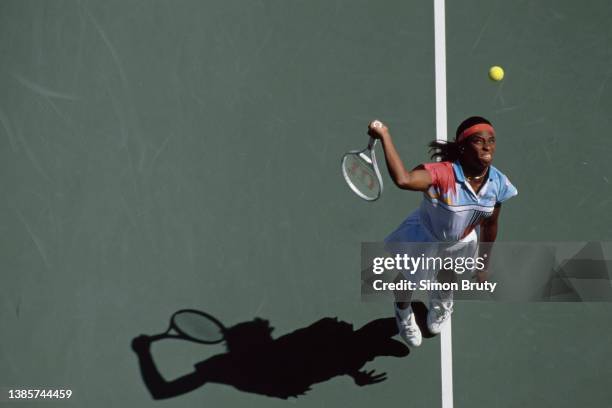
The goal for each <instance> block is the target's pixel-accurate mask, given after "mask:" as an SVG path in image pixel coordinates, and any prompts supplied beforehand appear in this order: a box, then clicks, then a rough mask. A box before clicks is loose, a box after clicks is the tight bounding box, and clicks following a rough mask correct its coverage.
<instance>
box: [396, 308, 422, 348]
mask: <svg viewBox="0 0 612 408" xmlns="http://www.w3.org/2000/svg"><path fill="white" fill-rule="evenodd" d="M395 321H396V323H397V329H398V330H399V335H400V337H401V338H402V339H403V340H404V341H405V342H406V344H408V345H409V346H410V347H419V346H420V345H421V342H422V341H423V336H422V335H421V329H420V328H419V325H418V324H417V322H416V318H415V317H414V313H413V312H412V307H410V306H409V307H407V308H406V309H400V308H398V307H397V305H396V306H395Z"/></svg>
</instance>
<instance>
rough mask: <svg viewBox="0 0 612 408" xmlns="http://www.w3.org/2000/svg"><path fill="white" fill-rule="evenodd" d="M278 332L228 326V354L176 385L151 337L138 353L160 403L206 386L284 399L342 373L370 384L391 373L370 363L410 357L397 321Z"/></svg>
mask: <svg viewBox="0 0 612 408" xmlns="http://www.w3.org/2000/svg"><path fill="white" fill-rule="evenodd" d="M421 306H422V307H421ZM413 307H415V311H416V312H417V313H418V314H421V313H422V310H421V309H424V310H425V313H427V309H426V308H425V306H424V305H422V303H421V304H420V305H419V304H418V303H416V304H415V305H414V306H413ZM420 320H421V321H422V319H420ZM421 327H423V326H421ZM272 330H273V328H272V327H271V326H270V325H269V322H268V321H266V320H263V319H260V318H257V319H254V320H252V321H247V322H244V323H239V324H237V325H235V326H233V327H230V328H228V329H227V330H226V332H225V346H226V349H227V351H226V352H225V353H222V354H217V355H215V356H213V357H210V358H208V359H206V360H204V361H201V362H199V363H196V364H195V367H196V368H195V370H194V371H193V372H192V373H189V374H187V375H185V376H183V377H180V378H178V379H175V380H172V381H167V380H165V379H164V378H163V377H162V375H161V374H160V373H159V371H158V370H157V367H156V365H155V362H154V361H153V357H152V355H151V352H150V345H151V342H150V340H149V337H148V336H144V335H142V336H138V337H136V338H134V339H133V341H132V349H133V350H134V351H135V352H136V354H137V356H138V360H139V364H140V371H141V375H142V378H143V381H144V383H145V384H146V386H147V388H148V389H149V391H150V393H151V395H152V396H153V398H154V399H162V398H171V397H175V396H178V395H181V394H184V393H187V392H189V391H192V390H194V389H196V388H198V387H200V386H202V385H204V384H206V383H218V384H226V385H231V386H233V387H235V388H236V389H238V390H241V391H244V392H250V393H255V394H261V395H267V396H270V397H277V398H283V399H286V398H289V397H297V396H299V395H302V394H304V393H306V392H307V391H308V390H310V387H311V386H312V385H313V384H316V383H321V382H324V381H327V380H330V379H331V378H333V377H336V376H341V375H348V376H350V377H352V379H353V381H354V382H355V384H356V385H358V386H364V385H369V384H375V383H378V382H381V381H384V380H385V379H386V374H385V373H375V372H374V370H371V371H366V370H363V367H364V365H365V364H366V363H367V362H369V361H372V360H373V359H374V358H376V357H379V356H393V357H404V356H407V355H408V353H409V349H408V347H407V346H406V345H405V344H404V343H403V342H402V341H401V340H399V339H397V340H396V339H393V337H394V336H395V335H397V326H396V323H395V318H393V317H391V318H383V319H376V320H373V321H371V322H369V323H367V324H366V325H365V326H363V327H361V328H359V329H358V330H354V329H353V325H352V324H350V323H346V322H343V321H340V320H338V319H337V318H331V317H325V318H322V319H320V320H318V321H317V322H315V323H313V324H311V325H310V326H307V327H304V328H301V329H297V330H295V331H293V332H291V333H288V334H285V335H283V336H281V337H278V338H276V339H274V338H273V337H272V336H271V332H272ZM424 334H425V333H424ZM203 347H205V346H203Z"/></svg>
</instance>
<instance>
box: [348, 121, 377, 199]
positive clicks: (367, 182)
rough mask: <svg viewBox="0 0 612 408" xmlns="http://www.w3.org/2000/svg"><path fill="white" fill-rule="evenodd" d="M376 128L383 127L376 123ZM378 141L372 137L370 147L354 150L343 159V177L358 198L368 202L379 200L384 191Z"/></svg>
mask: <svg viewBox="0 0 612 408" xmlns="http://www.w3.org/2000/svg"><path fill="white" fill-rule="evenodd" d="M374 126H377V127H378V126H382V124H381V123H380V122H375V123H374ZM376 142H377V140H376V139H374V138H373V137H370V142H369V143H368V147H366V148H365V149H363V150H352V151H350V152H347V153H346V154H345V155H344V156H343V157H342V176H344V180H345V181H346V184H348V186H349V187H350V189H351V190H353V192H354V193H355V194H357V196H359V197H361V198H363V199H364V200H366V201H375V200H378V198H379V197H380V195H381V194H382V191H383V181H382V177H381V175H380V170H379V169H378V164H377V163H376V153H375V152H374V147H375V146H376Z"/></svg>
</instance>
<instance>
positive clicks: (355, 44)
mask: <svg viewBox="0 0 612 408" xmlns="http://www.w3.org/2000/svg"><path fill="white" fill-rule="evenodd" d="M433 10H434V9H433V2H432V1H424V2H423V1H396V0H390V1H387V2H375V1H362V0H354V1H341V0H339V1H335V2H328V1H321V0H314V1H308V2H306V1H297V0H296V1H280V0H262V1H236V0H225V1H219V0H210V1H206V2H199V1H191V0H189V1H188V0H179V1H175V2H168V1H159V0H147V1H144V0H142V1H141V0H129V1H104V2H103V1H86V0H82V1H73V0H63V1H62V0H57V1H53V2H50V1H42V0H39V1H34V0H26V1H24V0H22V1H8V0H7V1H3V2H2V3H0V51H1V55H2V59H1V60H0V89H2V92H1V93H0V155H1V156H0V165H1V171H0V186H1V188H2V196H3V199H2V200H0V206H1V208H0V230H1V231H2V234H1V235H0V240H1V242H0V268H1V270H2V283H1V284H0V305H1V306H0V323H1V325H0V328H1V331H2V340H0V367H1V368H2V369H1V370H0V371H1V373H0V388H1V389H2V392H3V395H2V398H0V401H1V402H0V406H2V407H3V406H6V407H12V406H15V407H29V406H33V407H39V406H50V407H56V406H57V407H64V406H66V407H91V408H95V407H109V406H111V407H115V406H117V407H121V406H131V407H149V406H151V405H152V404H156V405H158V406H164V407H193V406H196V405H200V406H222V407H225V406H227V407H259V406H261V407H264V406H265V407H280V406H286V405H289V404H291V405H293V406H303V407H334V406H352V407H366V406H372V405H388V406H401V407H437V406H441V385H440V365H441V361H440V359H441V355H440V339H439V337H434V338H429V339H425V340H424V344H423V345H422V346H421V347H419V348H418V349H412V350H410V353H409V354H408V355H406V356H403V357H400V356H397V355H387V356H379V357H377V358H375V359H374V360H373V361H369V362H367V363H366V364H365V369H367V370H376V373H383V372H385V373H386V380H385V381H382V382H379V383H376V384H371V385H367V386H358V385H356V384H355V381H354V379H353V378H351V377H350V376H349V375H348V374H347V373H349V372H352V371H351V370H352V368H351V370H349V369H348V368H347V367H349V366H350V367H352V365H351V364H353V365H354V364H356V362H361V361H362V360H364V361H365V360H367V359H368V358H369V357H371V356H370V355H369V354H367V353H366V354H363V350H364V349H367V348H368V347H370V346H371V344H370V343H368V342H363V338H362V337H359V334H355V333H359V332H358V331H357V329H359V328H361V327H362V326H364V325H367V324H368V323H370V322H375V321H377V319H389V318H391V317H392V316H393V308H392V305H391V304H389V305H386V304H381V303H367V302H362V301H361V300H360V283H361V282H360V275H359V274H360V265H359V262H360V252H359V251H360V243H361V242H369V241H380V240H382V239H383V238H384V237H385V236H386V235H387V234H388V233H389V232H390V231H392V230H393V229H394V228H395V227H396V226H397V224H398V223H399V222H401V220H403V219H404V217H405V216H406V215H407V214H408V213H409V212H410V211H412V209H414V208H416V207H417V206H418V203H419V201H420V196H419V194H411V193H407V192H405V191H401V190H399V189H397V188H394V187H393V186H392V184H393V183H392V181H391V180H390V178H389V176H388V173H387V171H386V169H385V170H384V171H383V178H384V183H385V190H384V194H383V196H382V197H381V199H380V200H378V201H376V202H374V203H368V202H365V201H362V200H359V199H358V198H357V197H356V196H354V195H352V193H351V192H350V191H349V189H348V188H347V187H346V185H345V184H344V181H343V179H342V176H341V175H340V157H341V156H342V154H343V153H344V152H345V151H346V150H347V149H351V148H356V147H362V145H363V146H365V143H366V142H367V136H366V134H365V131H366V126H367V124H368V122H369V121H370V120H372V119H374V118H380V119H382V120H384V121H385V122H386V123H387V124H388V125H389V126H390V127H391V131H392V133H393V135H394V138H395V141H396V143H397V145H398V149H399V150H400V153H401V155H402V159H403V160H404V161H405V163H406V164H407V165H410V166H412V165H416V164H419V163H422V162H424V161H428V156H427V148H426V145H427V143H428V142H429V141H431V140H432V139H433V138H435V131H436V117H435V102H436V101H435V75H434V73H435V66H434V25H433V21H434V15H433ZM611 19H612V7H611V6H610V4H609V2H608V1H603V0H592V1H590V2H588V3H586V4H578V3H577V2H575V1H569V0H556V1H551V0H544V1H528V0H515V1H511V2H510V1H485V0H461V1H449V2H447V4H446V57H447V65H446V70H447V98H448V101H447V109H448V128H449V133H450V134H451V135H452V134H454V129H455V127H456V126H457V124H458V123H459V122H461V120H463V119H464V118H465V117H467V116H470V115H482V116H485V117H487V118H489V119H490V120H491V121H492V122H493V123H495V126H496V129H497V132H498V147H497V149H498V150H497V156H496V159H495V165H496V166H497V167H499V168H501V169H503V170H504V172H505V173H506V174H507V175H508V176H509V177H510V178H511V180H512V182H513V183H514V184H515V185H516V186H517V188H518V190H519V195H518V197H517V198H515V199H513V200H511V201H510V202H509V203H508V205H507V206H506V205H504V209H503V212H502V215H501V217H500V223H501V227H500V235H499V237H498V240H500V241H534V242H535V241H609V240H611V238H612V212H611V211H610V209H611V206H612V184H611V180H612V167H611V166H610V161H609V157H610V154H611V153H612V139H610V137H609V128H610V126H611V125H612V123H611V122H612V118H611V116H610V114H609V112H610V111H611V109H612V83H611V82H610V77H611V76H612V49H611V48H610V46H609V43H610V40H612V28H611V26H610V24H609V21H610V20H611ZM492 65H500V66H502V67H504V69H505V72H506V77H505V78H504V80H503V81H502V82H499V83H497V82H492V81H491V80H489V78H488V77H487V71H488V69H489V67H490V66H492ZM186 308H187V309H198V310H202V311H205V312H207V313H210V314H211V315H212V316H214V317H215V318H217V319H219V321H220V322H222V324H223V325H225V326H227V327H236V326H237V325H239V324H240V323H247V322H251V323H252V322H253V319H255V318H260V319H263V320H266V321H268V322H269V326H270V327H272V328H274V330H273V331H272V332H271V336H272V337H273V338H275V339H276V338H280V337H281V336H283V335H287V336H285V337H284V340H283V341H284V343H282V344H284V346H283V347H282V348H280V349H278V350H276V349H275V350H274V353H272V352H270V349H269V348H265V347H264V348H258V347H259V345H258V344H255V343H253V341H254V340H253V338H252V337H250V335H249V333H251V332H248V331H247V332H245V333H246V334H245V335H242V336H241V335H238V337H237V338H235V339H234V340H235V342H236V343H235V344H234V346H235V347H238V348H241V349H242V350H243V351H242V352H243V353H247V354H246V355H248V356H249V357H248V361H249V366H248V370H250V371H244V372H242V373H240V372H239V371H240V370H238V372H237V371H227V372H229V373H230V374H228V376H229V379H228V378H224V379H221V380H220V379H218V378H216V380H215V381H213V380H211V381H210V382H209V383H206V384H204V385H203V386H201V387H199V388H198V389H196V390H193V391H191V392H187V393H184V394H182V395H179V396H175V397H172V398H167V399H163V400H160V401H155V402H154V401H153V400H152V396H151V395H150V394H149V392H148V390H147V388H146V387H145V385H144V383H143V378H142V376H141V372H140V370H139V366H138V360H137V358H136V355H135V353H134V352H133V351H132V349H131V347H130V344H131V342H132V340H133V339H134V338H135V337H137V336H138V335H140V334H147V335H153V334H157V333H161V332H163V331H164V330H166V329H167V328H168V322H169V318H170V316H171V315H172V314H173V313H174V312H176V311H177V310H179V309H186ZM327 318H331V319H327ZM333 318H337V319H338V321H337V322H336V321H335V320H333ZM611 318H612V305H611V304H610V303H605V302H599V303H589V302H583V303H578V302H572V303H537V302H534V303H493V302H459V304H458V305H457V306H456V311H455V313H454V314H453V321H452V328H453V329H452V345H453V378H454V382H453V384H454V387H453V390H454V392H453V395H454V406H455V407H472V408H479V407H490V406H495V407H517V406H522V407H543V406H547V407H548V406H554V407H556V408H561V407H574V406H578V405H580V406H585V407H593V408H597V407H602V408H603V407H609V406H610V401H612V389H611V388H610V387H609V386H608V384H609V383H610V380H611V379H612V352H611V351H610V347H609V346H610V344H611V343H612V326H610V325H609V324H608V322H609V321H610V319H611ZM322 319H324V320H322ZM317 322H318V323H317ZM342 322H346V323H348V324H350V325H352V326H353V327H352V329H351V328H350V326H347V325H345V324H343V323H342ZM388 323H389V321H388V320H382V321H378V323H374V326H375V328H376V330H378V331H377V333H383V332H385V330H387V328H388ZM313 324H314V326H313ZM256 325H257V327H259V328H265V330H264V332H266V333H269V331H267V326H266V325H265V324H263V323H261V322H260V323H257V324H256ZM374 326H370V327H374ZM241 327H242V326H241ZM262 330H263V329H262ZM237 333H240V331H237ZM383 334H384V333H383ZM383 337H384V336H383ZM262 338H265V336H263V337H262ZM396 339H397V338H396ZM381 341H383V340H381ZM253 344H255V346H254V348H253V349H249V346H253ZM385 344H387V343H385ZM391 344H392V343H389V348H386V349H385V350H386V351H387V352H389V353H391V354H392V350H391V349H392V347H391ZM262 347H263V346H262ZM245 349H246V351H244V350H245ZM249 350H251V351H249ZM258 350H259V351H258ZM261 350H266V351H265V352H263V351H261ZM279 350H280V351H279ZM347 350H349V351H350V353H349V352H347ZM395 351H396V354H397V350H395ZM225 352H226V348H225V345H223V344H217V345H213V346H204V345H200V344H196V343H193V342H186V341H179V340H167V341H160V342H157V343H155V344H154V346H153V357H154V359H155V363H156V365H157V368H158V369H159V371H160V372H161V373H162V375H163V376H164V377H165V378H166V379H168V380H170V379H174V378H177V377H180V376H182V375H185V374H188V373H191V372H193V371H194V369H195V368H194V365H195V364H197V363H199V362H201V361H203V360H206V359H207V358H209V357H211V356H213V355H220V354H223V353H225ZM265 353H271V354H269V355H268V354H265ZM347 353H348V354H347ZM351 353H353V354H351ZM243 355H244V354H243ZM267 356H269V358H268V357H267ZM345 356H348V357H346V358H344V357H345ZM336 359H338V361H340V360H341V361H342V363H338V365H337V366H336V365H334V362H335V361H336ZM347 359H348V360H350V361H349V363H347ZM224 364H226V363H224ZM227 364H228V365H224V367H226V369H227V370H229V368H227V367H233V365H232V364H234V365H235V363H231V364H230V363H227ZM305 367H306V368H305ZM338 367H340V368H338ZM213 372H214V370H213ZM244 373H247V374H248V375H246V374H244ZM241 376H242V377H241ZM245 378H246V380H245ZM252 378H257V381H258V383H257V386H254V385H252V383H250V382H249V381H250V379H252ZM292 381H293V382H292ZM308 381H311V382H313V383H312V385H311V389H310V390H308V391H307V392H305V394H304V395H300V396H298V397H297V398H288V399H283V398H282V395H291V394H292V392H293V391H295V390H296V389H297V390H298V391H299V390H301V388H300V387H298V386H296V387H292V385H295V384H298V385H303V383H305V382H308ZM232 382H233V384H232ZM236 384H238V386H236ZM288 384H289V385H288ZM232 385H233V386H232ZM40 388H45V389H70V390H72V396H71V398H69V399H62V400H59V399H54V398H46V399H45V400H41V399H36V400H35V399H25V400H24V399H22V400H16V399H9V398H8V392H9V390H18V389H40Z"/></svg>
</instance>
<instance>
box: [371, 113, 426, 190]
mask: <svg viewBox="0 0 612 408" xmlns="http://www.w3.org/2000/svg"><path fill="white" fill-rule="evenodd" d="M368 134H369V135H370V136H372V137H373V138H376V139H379V140H380V141H381V142H382V145H383V150H384V152H385V160H386V162H387V168H388V169H389V174H390V175H391V179H392V180H393V182H394V183H395V185H397V186H398V187H399V188H401V189H404V190H413V191H425V190H427V189H428V188H429V186H430V185H431V183H432V180H431V176H430V175H429V172H428V171H427V170H425V169H423V168H416V169H414V170H411V171H408V170H406V168H405V167H404V163H402V159H401V158H400V156H399V153H398V152H397V149H396V148H395V146H394V145H393V140H392V139H391V134H390V133H389V128H387V126H385V125H384V124H383V123H382V122H380V121H378V120H375V121H373V122H371V123H370V124H369V125H368Z"/></svg>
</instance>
